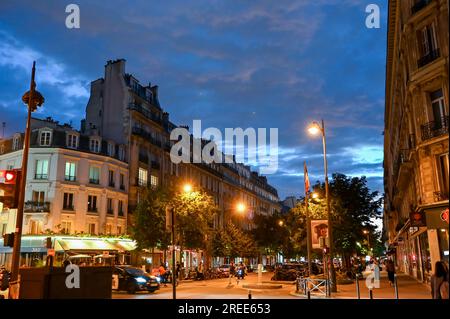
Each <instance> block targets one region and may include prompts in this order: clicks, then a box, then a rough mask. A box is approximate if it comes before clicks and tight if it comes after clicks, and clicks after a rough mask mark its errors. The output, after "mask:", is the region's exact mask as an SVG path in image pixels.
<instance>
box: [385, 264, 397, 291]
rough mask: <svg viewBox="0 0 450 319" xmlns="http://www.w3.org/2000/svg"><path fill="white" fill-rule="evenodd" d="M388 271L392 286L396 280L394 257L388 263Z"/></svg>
mask: <svg viewBox="0 0 450 319" xmlns="http://www.w3.org/2000/svg"><path fill="white" fill-rule="evenodd" d="M386 271H387V273H388V279H389V284H390V285H391V287H392V286H393V285H394V280H395V264H394V262H393V261H392V259H389V260H388V261H387V263H386Z"/></svg>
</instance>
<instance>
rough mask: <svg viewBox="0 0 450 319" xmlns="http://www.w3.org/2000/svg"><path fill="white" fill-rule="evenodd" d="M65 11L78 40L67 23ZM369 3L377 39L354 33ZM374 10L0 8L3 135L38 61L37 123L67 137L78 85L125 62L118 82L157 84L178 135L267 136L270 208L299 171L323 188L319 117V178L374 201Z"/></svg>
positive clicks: (106, 4) (335, 3)
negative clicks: (272, 152)
mask: <svg viewBox="0 0 450 319" xmlns="http://www.w3.org/2000/svg"><path fill="white" fill-rule="evenodd" d="M70 3H76V4H78V5H79V7H80V10H81V28H80V29H67V28H66V26H65V19H66V17H67V15H68V14H67V13H65V8H66V5H68V4H70ZM370 3H375V4H377V5H378V6H379V7H380V9H381V28H379V29H368V28H366V26H365V20H366V16H367V15H368V14H367V13H366V12H365V9H366V6H367V5H368V4H370ZM386 10H387V0H378V1H377V0H375V1H368V0H366V1H365V0H314V1H313V0H311V1H309V0H297V1H270V0H258V1H256V0H242V1H232V0H227V1H225V0H223V1H216V0H199V1H197V0H196V1H189V2H188V1H172V0H166V1H155V0H139V1H126V0H114V1H113V0H111V1H92V0H90V1H87V0H86V1H81V0H74V1H63V0H59V1H57V0H55V1H31V0H30V1H21V0H17V1H0V122H6V123H7V124H6V132H5V135H7V136H8V135H11V134H12V133H14V132H16V131H18V130H23V129H24V123H25V116H26V114H25V107H24V106H23V105H22V103H21V100H20V99H21V96H22V94H23V93H24V92H25V91H27V90H28V86H29V76H30V68H31V64H32V61H33V60H36V61H37V78H36V80H37V84H38V90H39V91H40V92H41V93H42V94H43V95H44V96H45V99H46V102H45V105H44V107H43V108H41V109H40V110H39V111H38V113H39V114H36V116H41V117H45V116H52V117H54V118H55V119H57V120H59V121H60V122H69V121H72V123H73V124H74V125H75V126H77V127H79V121H80V119H81V118H82V117H83V116H84V110H85V107H86V103H87V100H88V98H89V84H90V81H92V80H95V79H97V78H100V77H102V76H103V72H104V65H105V62H106V61H107V60H114V59H117V58H124V59H126V60H127V65H126V68H127V70H126V71H127V72H128V73H132V74H133V75H135V76H136V77H137V78H138V79H140V81H141V83H143V84H147V83H148V82H151V83H152V84H157V85H159V90H160V91H159V92H160V93H159V94H160V102H161V105H162V107H163V108H164V109H165V110H167V111H168V112H169V113H170V117H171V120H172V121H173V122H174V123H176V124H180V125H181V124H187V125H189V126H191V127H192V121H193V120H194V119H200V120H202V126H203V127H204V128H206V127H210V126H211V127H217V128H219V129H221V130H222V131H224V129H225V128H227V127H228V128H236V127H241V128H244V129H245V128H248V127H253V128H267V129H268V128H278V130H279V139H278V144H279V168H278V171H277V173H276V174H272V175H269V176H268V179H269V182H270V183H271V184H273V185H274V186H275V187H276V188H277V189H278V191H279V194H280V197H285V196H288V195H300V194H301V193H303V161H306V162H307V165H308V170H309V173H310V178H311V180H312V182H314V181H316V180H319V179H321V180H323V160H322V143H321V140H320V139H318V138H311V137H310V136H308V135H307V133H306V130H305V129H306V126H307V124H308V123H309V122H311V121H313V120H320V119H321V118H323V119H324V120H325V124H326V128H327V135H328V137H327V142H328V154H329V156H328V161H329V171H330V172H341V173H345V174H347V175H351V176H362V175H365V176H367V178H368V180H369V184H370V186H371V187H372V189H374V190H382V176H383V171H382V160H383V136H382V131H383V113H384V74H385V45H386ZM0 134H1V131H0ZM0 136H1V135H0Z"/></svg>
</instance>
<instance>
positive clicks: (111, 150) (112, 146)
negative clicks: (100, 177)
mask: <svg viewBox="0 0 450 319" xmlns="http://www.w3.org/2000/svg"><path fill="white" fill-rule="evenodd" d="M115 150H116V146H115V144H114V143H113V142H108V156H111V157H114V155H115V153H116V152H115Z"/></svg>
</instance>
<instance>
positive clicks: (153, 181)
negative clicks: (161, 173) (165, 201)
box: [150, 175, 158, 188]
mask: <svg viewBox="0 0 450 319" xmlns="http://www.w3.org/2000/svg"><path fill="white" fill-rule="evenodd" d="M150 185H151V186H152V187H154V188H156V187H158V176H155V175H150Z"/></svg>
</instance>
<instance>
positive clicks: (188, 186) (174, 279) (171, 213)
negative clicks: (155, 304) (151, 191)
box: [166, 183, 192, 299]
mask: <svg viewBox="0 0 450 319" xmlns="http://www.w3.org/2000/svg"><path fill="white" fill-rule="evenodd" d="M182 189H183V192H184V193H185V194H190V193H191V192H192V185H191V184H189V183H185V184H184V185H183V187H182ZM169 216H170V217H169ZM168 218H170V226H171V233H172V297H173V299H177V290H176V286H177V276H176V263H175V209H174V208H173V207H170V206H168V207H167V211H166V219H168ZM180 254H181V251H180Z"/></svg>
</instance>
